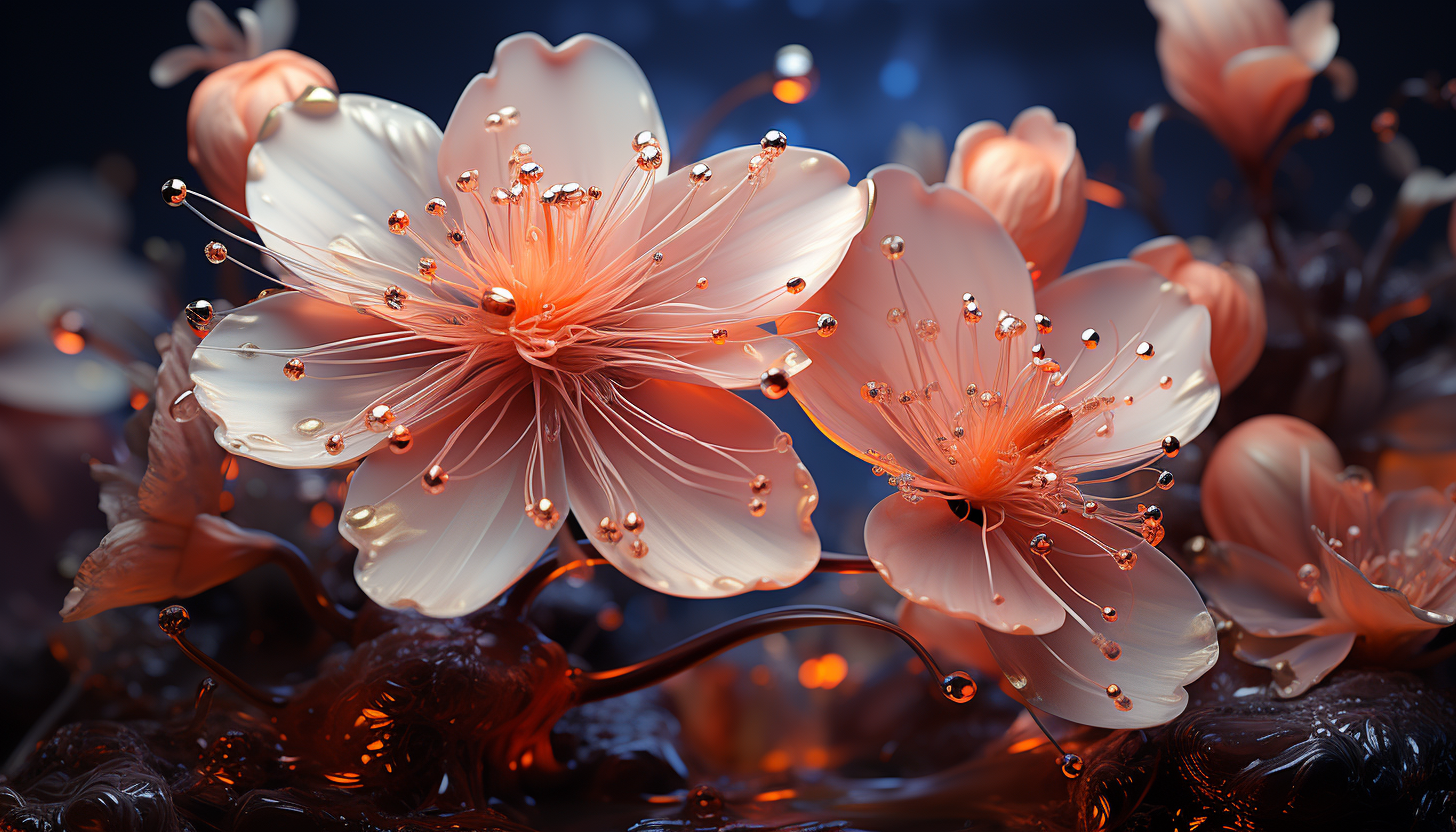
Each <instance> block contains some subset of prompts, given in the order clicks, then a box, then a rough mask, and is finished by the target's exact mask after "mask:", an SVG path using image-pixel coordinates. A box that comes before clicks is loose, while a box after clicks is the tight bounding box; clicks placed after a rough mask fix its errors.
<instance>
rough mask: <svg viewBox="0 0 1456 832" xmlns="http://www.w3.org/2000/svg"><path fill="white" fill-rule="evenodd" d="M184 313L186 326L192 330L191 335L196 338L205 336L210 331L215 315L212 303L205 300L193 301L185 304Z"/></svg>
mask: <svg viewBox="0 0 1456 832" xmlns="http://www.w3.org/2000/svg"><path fill="white" fill-rule="evenodd" d="M185 313H186V317H187V326H189V327H191V328H192V332H193V334H194V335H196V336H197V337H198V338H202V337H204V336H206V335H207V333H208V331H209V330H211V329H212V325H213V318H214V317H216V314H217V313H216V311H215V310H214V309H213V308H212V303H211V302H209V301H206V300H194V301H192V302H191V303H189V304H187V308H186V310H185Z"/></svg>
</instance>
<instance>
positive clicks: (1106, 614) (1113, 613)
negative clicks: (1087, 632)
mask: <svg viewBox="0 0 1456 832" xmlns="http://www.w3.org/2000/svg"><path fill="white" fill-rule="evenodd" d="M1102 620H1103V621H1106V622H1108V623H1111V622H1113V621H1116V620H1117V610H1116V609H1115V608H1113V607H1103V608H1102Z"/></svg>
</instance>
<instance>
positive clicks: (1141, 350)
mask: <svg viewBox="0 0 1456 832" xmlns="http://www.w3.org/2000/svg"><path fill="white" fill-rule="evenodd" d="M1155 354H1156V353H1154V352H1153V345H1152V344H1149V343H1148V342H1147V341H1144V342H1142V343H1141V344H1138V345H1137V357H1138V358H1141V359H1142V360H1144V361H1147V360H1148V359H1149V358H1152V357H1153V356H1154V355H1155Z"/></svg>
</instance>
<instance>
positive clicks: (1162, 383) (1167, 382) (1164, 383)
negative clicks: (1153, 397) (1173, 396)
mask: <svg viewBox="0 0 1456 832" xmlns="http://www.w3.org/2000/svg"><path fill="white" fill-rule="evenodd" d="M1158 386H1159V387H1161V388H1163V389H1164V390H1167V389H1168V388H1170V387H1172V386H1173V377H1172V376H1163V377H1162V378H1160V379H1158Z"/></svg>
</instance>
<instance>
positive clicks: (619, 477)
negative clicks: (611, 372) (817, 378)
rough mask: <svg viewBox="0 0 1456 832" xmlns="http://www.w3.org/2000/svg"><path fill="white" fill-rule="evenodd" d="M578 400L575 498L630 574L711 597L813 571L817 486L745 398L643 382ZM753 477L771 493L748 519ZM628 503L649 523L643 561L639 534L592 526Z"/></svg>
mask: <svg viewBox="0 0 1456 832" xmlns="http://www.w3.org/2000/svg"><path fill="white" fill-rule="evenodd" d="M580 407H581V408H582V411H583V412H584V416H585V429H584V430H576V429H573V428H572V427H571V423H570V422H569V423H568V425H567V426H566V427H564V428H563V429H562V432H561V437H562V439H561V441H562V442H563V443H565V444H566V450H565V452H566V459H567V461H566V470H567V478H568V479H567V482H568V487H569V488H570V492H571V504H572V506H573V507H574V510H575V512H576V516H577V519H578V520H579V521H580V522H581V525H582V528H584V529H585V530H586V531H587V533H588V535H590V536H591V537H592V542H593V544H594V545H595V546H596V547H597V549H598V551H600V552H601V553H602V555H603V556H604V557H606V558H607V559H608V560H610V561H611V562H612V563H613V564H614V565H616V566H617V568H618V569H621V570H622V571H623V572H624V573H626V574H627V575H628V576H629V577H631V578H634V579H635V580H637V581H638V582H640V583H642V584H643V585H645V586H648V587H651V588H652V589H656V590H660V591H662V592H666V593H668V594H670V595H679V596H684V597H690V598H719V597H724V596H729V595H738V594H740V593H742V592H746V591H748V590H750V589H776V588H779V587H784V586H790V585H793V584H795V583H798V582H799V581H800V580H802V579H803V578H804V576H805V575H807V574H808V573H809V572H810V571H812V570H813V568H814V564H815V563H817V562H818V559H819V535H818V534H817V533H815V531H814V527H813V525H812V524H811V523H810V522H809V513H810V512H812V511H813V510H814V507H815V505H816V504H817V503H818V499H819V495H818V490H817V489H816V488H815V486H814V481H813V479H812V478H811V477H810V476H809V472H808V471H807V470H805V468H804V466H803V465H802V464H800V463H799V457H798V455H797V454H795V453H794V451H793V450H792V448H789V447H787V446H784V448H785V450H784V452H782V453H780V452H778V451H777V450H776V449H775V439H776V437H777V436H778V435H779V430H778V428H777V427H776V426H775V425H774V424H773V422H771V421H769V419H768V417H767V416H765V415H763V413H761V412H759V411H758V410H757V409H756V408H754V407H753V406H752V405H750V404H749V403H748V402H746V401H744V400H743V399H741V398H739V397H738V396H736V395H734V394H732V393H729V392H727V391H724V390H718V389H714V388H710V387H703V386H698V385H690V384H680V383H676V382H668V381H647V382H643V383H642V384H640V385H638V386H637V387H634V388H632V389H630V390H620V391H618V393H617V400H616V401H614V402H612V403H611V404H608V405H603V404H600V403H599V402H597V401H595V400H594V399H592V398H591V397H590V396H583V397H581V399H580ZM571 422H575V419H574V418H573V419H572V420H571ZM688 437H691V438H688ZM705 443H706V444H705ZM708 444H711V445H714V446H716V448H710V447H708V446H707V445H708ZM593 446H595V447H594V448H593ZM760 474H762V475H763V476H765V477H767V478H768V481H769V489H770V490H769V491H768V492H767V493H766V494H763V495H762V496H761V498H760V499H762V501H763V502H764V503H765V511H764V514H763V515H762V516H759V517H755V516H753V515H752V514H751V513H750V509H749V502H750V501H751V500H753V499H755V495H754V491H753V489H752V488H751V485H750V483H751V481H752V480H753V479H754V478H755V477H756V476H757V475H760ZM608 489H610V493H609V491H608ZM629 511H636V512H637V513H638V514H640V515H641V516H642V518H643V519H644V520H645V523H646V525H645V528H644V529H643V531H642V533H641V535H640V540H641V542H642V543H645V544H647V547H648V551H647V553H646V555H645V556H643V557H635V556H634V555H633V552H632V544H633V543H634V542H636V541H637V539H638V536H635V535H632V534H624V535H623V537H622V539H621V541H620V542H619V543H617V544H615V545H613V544H611V543H608V542H603V541H602V540H600V539H599V538H598V537H597V536H596V534H595V532H596V530H597V525H598V523H599V521H600V520H601V519H602V518H607V517H610V518H613V519H614V520H616V521H617V522H618V523H619V524H621V523H622V522H623V518H624V517H625V516H626V514H627V513H628V512H629Z"/></svg>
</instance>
